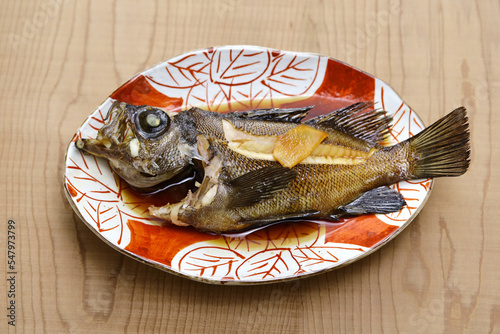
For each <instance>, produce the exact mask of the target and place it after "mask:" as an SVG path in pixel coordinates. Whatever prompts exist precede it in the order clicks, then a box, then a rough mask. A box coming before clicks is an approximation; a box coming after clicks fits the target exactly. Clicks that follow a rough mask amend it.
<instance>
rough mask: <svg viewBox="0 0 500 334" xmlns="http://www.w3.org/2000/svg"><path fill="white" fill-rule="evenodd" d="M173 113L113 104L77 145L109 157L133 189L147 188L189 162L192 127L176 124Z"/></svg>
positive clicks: (192, 154)
mask: <svg viewBox="0 0 500 334" xmlns="http://www.w3.org/2000/svg"><path fill="white" fill-rule="evenodd" d="M174 115H175V114H174V113H167V112H165V111H164V110H161V109H158V108H155V107H151V106H145V105H142V106H135V105H131V104H127V103H124V102H119V101H116V102H114V103H113V105H112V106H111V108H110V109H109V111H108V114H107V116H106V117H105V119H104V125H103V126H102V127H101V128H100V129H99V130H98V133H97V137H96V138H95V139H79V140H77V142H76V146H77V147H78V148H79V149H81V150H83V151H85V152H87V153H90V154H92V155H95V156H98V157H102V158H106V159H108V161H109V163H110V166H111V167H112V169H113V170H114V171H115V172H116V173H117V174H118V175H119V176H120V177H121V178H122V179H124V180H125V181H126V182H127V183H129V184H130V185H132V186H134V187H136V188H150V187H153V186H155V185H157V184H159V183H161V182H163V181H166V180H168V179H170V178H172V177H174V176H175V175H177V174H179V173H180V172H182V171H184V170H185V169H186V168H187V167H189V166H190V165H191V164H192V158H193V156H195V155H196V152H197V151H196V144H195V141H194V140H193V139H191V140H190V138H195V135H194V132H196V129H195V128H194V126H191V128H190V127H189V124H187V125H186V124H178V123H177V122H175V119H174V118H175V116H174Z"/></svg>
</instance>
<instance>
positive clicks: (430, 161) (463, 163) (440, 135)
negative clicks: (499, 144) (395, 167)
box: [407, 107, 470, 178]
mask: <svg viewBox="0 0 500 334" xmlns="http://www.w3.org/2000/svg"><path fill="white" fill-rule="evenodd" d="M407 143H408V149H409V152H408V153H409V155H408V156H409V162H410V165H409V172H410V174H413V175H412V178H413V177H414V178H434V177H443V176H459V175H462V174H464V173H465V172H466V171H467V169H468V168H469V165H470V134H469V123H468V118H467V113H466V111H465V108H464V107H460V108H457V109H455V110H454V111H452V112H451V113H449V114H448V115H446V116H444V117H443V118H441V119H440V120H438V121H437V122H435V123H434V124H432V125H431V126H429V127H427V128H425V129H424V130H423V131H421V132H420V133H418V134H417V135H415V136H414V137H412V138H409V139H408V140H407Z"/></svg>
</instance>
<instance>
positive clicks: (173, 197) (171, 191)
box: [122, 165, 203, 209]
mask: <svg viewBox="0 0 500 334" xmlns="http://www.w3.org/2000/svg"><path fill="white" fill-rule="evenodd" d="M202 180H203V170H202V169H200V168H199V166H198V165H193V166H190V167H188V168H187V169H185V170H184V171H182V172H181V173H179V174H178V175H176V176H174V177H173V178H171V179H170V180H167V181H164V182H162V183H160V184H158V185H156V186H154V187H151V188H142V189H139V188H134V187H132V186H128V187H127V188H125V189H123V191H122V195H123V198H124V202H125V203H126V204H127V205H129V206H131V207H132V208H133V209H136V208H137V207H138V206H141V207H142V206H146V209H147V207H149V206H151V205H154V206H164V205H167V204H173V203H178V202H180V201H181V200H182V199H183V198H184V197H186V196H187V194H188V192H189V191H191V192H195V191H196V190H197V187H196V183H197V182H199V183H201V181H202Z"/></svg>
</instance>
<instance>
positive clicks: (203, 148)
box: [76, 101, 470, 233]
mask: <svg viewBox="0 0 500 334" xmlns="http://www.w3.org/2000/svg"><path fill="white" fill-rule="evenodd" d="M309 110H310V108H295V109H259V110H253V111H247V112H234V113H227V114H219V113H215V112H209V111H205V110H202V109H199V108H191V109H189V110H185V111H182V112H179V113H171V112H166V111H163V110H160V109H158V108H154V107H150V106H134V105H129V104H126V103H123V102H119V101H117V102H115V103H114V104H113V105H112V106H111V108H110V110H109V112H108V115H107V116H106V120H105V124H104V126H103V127H102V128H101V129H100V130H99V131H98V134H97V138H96V139H79V140H78V141H77V142H76V145H77V147H78V148H79V149H81V150H83V151H86V152H89V153H91V154H93V155H96V156H99V157H104V158H106V159H108V160H109V162H110V165H111V167H112V168H113V169H114V171H115V172H116V173H117V174H118V175H120V176H121V177H122V178H123V179H124V180H125V181H127V182H128V183H129V184H131V185H132V186H134V187H136V188H147V189H151V188H152V187H154V186H155V185H157V184H159V183H162V182H164V181H166V180H169V179H171V178H172V177H174V176H176V175H179V173H183V172H185V171H186V170H188V169H190V168H193V166H201V169H202V175H203V179H202V182H201V183H198V184H197V185H198V189H197V190H195V191H189V192H188V193H187V195H186V197H185V198H184V199H183V200H181V201H180V202H178V203H171V204H167V205H165V206H162V207H154V206H153V207H151V208H150V213H151V214H152V215H154V216H156V217H159V218H162V219H165V220H167V221H169V222H172V223H173V224H176V225H180V226H186V225H192V226H194V227H195V228H197V229H200V230H205V231H211V232H216V233H220V232H228V231H236V230H242V229H246V228H249V227H253V226H258V225H263V224H268V223H271V222H276V221H280V220H288V219H338V217H340V216H343V215H359V214H365V213H390V212H394V211H397V210H400V209H401V208H402V207H403V206H404V205H406V203H405V201H404V199H403V197H402V196H401V195H400V194H399V193H398V192H397V191H395V190H393V189H391V188H390V187H388V185H390V184H393V183H396V182H398V181H401V180H408V179H417V178H434V177H441V176H458V175H461V174H463V173H465V172H466V171H467V168H468V167H469V156H470V144H469V127H468V120H467V115H466V111H465V109H464V108H463V107H461V108H458V109H456V110H454V111H453V112H451V113H450V114H448V115H447V116H445V117H443V118H442V119H440V120H438V121H437V122H436V123H434V124H432V125H431V126H429V127H428V128H426V129H424V130H423V131H422V132H420V133H419V134H417V135H415V136H414V137H412V138H409V139H408V140H406V141H404V142H401V143H399V144H396V145H394V146H384V145H383V143H384V140H386V137H387V135H388V132H389V126H390V123H391V118H390V117H387V116H386V114H385V113H384V112H382V111H377V110H375V109H374V108H373V103H356V104H353V105H351V106H349V107H346V108H342V109H339V110H336V111H333V112H331V113H330V114H328V115H322V116H318V117H315V118H311V119H309V120H307V121H303V118H304V117H305V116H306V115H307V113H308V111H309Z"/></svg>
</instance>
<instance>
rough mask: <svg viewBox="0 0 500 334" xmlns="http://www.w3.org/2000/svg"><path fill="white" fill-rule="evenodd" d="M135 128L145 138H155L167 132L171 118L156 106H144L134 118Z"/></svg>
mask: <svg viewBox="0 0 500 334" xmlns="http://www.w3.org/2000/svg"><path fill="white" fill-rule="evenodd" d="M134 123H135V128H136V130H137V132H138V133H139V134H140V135H141V136H142V137H143V138H144V139H155V138H158V137H160V136H162V135H163V134H164V133H165V132H167V130H168V128H169V126H170V118H169V117H168V116H167V114H166V113H165V112H163V111H162V110H160V109H156V108H144V109H142V110H140V111H139V112H138V113H137V114H136V117H135V118H134Z"/></svg>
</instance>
